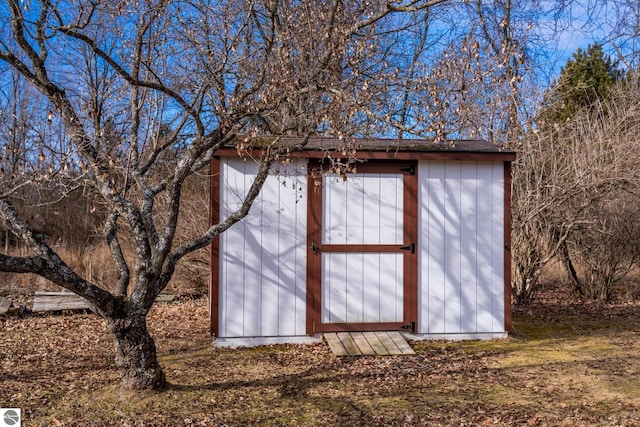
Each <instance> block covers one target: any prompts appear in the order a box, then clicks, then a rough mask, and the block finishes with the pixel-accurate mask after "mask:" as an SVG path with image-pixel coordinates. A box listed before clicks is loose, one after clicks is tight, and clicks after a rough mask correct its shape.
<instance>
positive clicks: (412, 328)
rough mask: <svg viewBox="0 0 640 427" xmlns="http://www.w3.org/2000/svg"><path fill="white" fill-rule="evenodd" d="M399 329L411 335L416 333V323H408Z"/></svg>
mask: <svg viewBox="0 0 640 427" xmlns="http://www.w3.org/2000/svg"><path fill="white" fill-rule="evenodd" d="M400 329H406V330H408V331H409V332H411V333H414V332H415V331H416V322H409V323H407V324H406V325H402V326H400Z"/></svg>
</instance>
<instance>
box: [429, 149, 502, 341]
mask: <svg viewBox="0 0 640 427" xmlns="http://www.w3.org/2000/svg"><path fill="white" fill-rule="evenodd" d="M418 180H419V182H420V194H419V201H418V203H419V221H420V230H419V246H418V247H419V267H418V268H419V273H418V276H419V277H418V280H419V288H418V292H419V296H418V299H419V307H418V312H419V325H420V326H419V328H420V330H419V331H418V332H419V333H429V334H456V333H464V334H466V333H476V332H503V331H504V299H503V292H504V278H503V275H504V267H503V266H504V264H503V257H504V254H503V250H504V243H503V227H504V225H503V224H504V223H503V219H504V218H503V217H504V203H503V193H504V190H503V188H504V187H503V185H504V175H503V165H502V163H501V162H457V161H448V162H441V161H423V162H420V163H419V165H418Z"/></svg>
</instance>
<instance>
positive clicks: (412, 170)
mask: <svg viewBox="0 0 640 427" xmlns="http://www.w3.org/2000/svg"><path fill="white" fill-rule="evenodd" d="M400 172H407V173H408V174H409V175H415V174H416V165H410V166H408V167H406V168H402V169H400Z"/></svg>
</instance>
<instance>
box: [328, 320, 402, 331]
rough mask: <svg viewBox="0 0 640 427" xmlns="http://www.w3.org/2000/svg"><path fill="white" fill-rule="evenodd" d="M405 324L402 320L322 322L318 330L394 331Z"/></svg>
mask: <svg viewBox="0 0 640 427" xmlns="http://www.w3.org/2000/svg"><path fill="white" fill-rule="evenodd" d="M402 326H403V323H402V322H382V323H320V324H318V327H316V332H372V331H393V330H398V329H400V328H401V327H402Z"/></svg>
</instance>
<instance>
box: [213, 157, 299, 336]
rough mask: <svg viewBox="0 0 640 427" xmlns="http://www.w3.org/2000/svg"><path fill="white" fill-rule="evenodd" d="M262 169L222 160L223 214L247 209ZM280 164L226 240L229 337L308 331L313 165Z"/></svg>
mask: <svg viewBox="0 0 640 427" xmlns="http://www.w3.org/2000/svg"><path fill="white" fill-rule="evenodd" d="M257 168H258V166H257V164H256V163H254V162H252V161H243V160H241V159H230V158H227V159H224V160H223V161H222V162H221V168H220V174H221V186H220V200H221V206H220V211H221V212H220V215H221V218H224V217H225V216H227V215H229V214H230V213H231V212H233V211H234V210H235V209H237V207H238V206H240V204H241V203H242V198H243V197H244V195H245V194H246V192H247V191H248V189H249V187H250V185H251V183H252V182H253V179H254V178H255V175H256V172H257ZM279 168H280V170H279V173H277V174H272V175H271V176H269V177H268V178H267V181H266V182H265V184H264V187H263V188H262V191H261V192H260V195H259V196H258V198H257V199H256V201H255V202H254V204H253V206H252V208H251V211H250V212H249V215H248V216H247V217H246V218H245V219H244V220H242V221H241V222H239V223H237V224H235V225H234V226H233V227H231V228H230V229H229V230H227V232H225V233H223V235H222V236H221V238H220V305H219V324H220V328H219V329H220V331H219V333H220V336H221V337H252V336H291V335H304V334H305V315H306V226H307V223H306V216H307V212H306V207H307V203H306V197H307V185H306V163H305V161H304V160H300V161H297V162H294V163H293V164H291V165H288V166H286V167H284V166H280V167H279Z"/></svg>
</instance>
